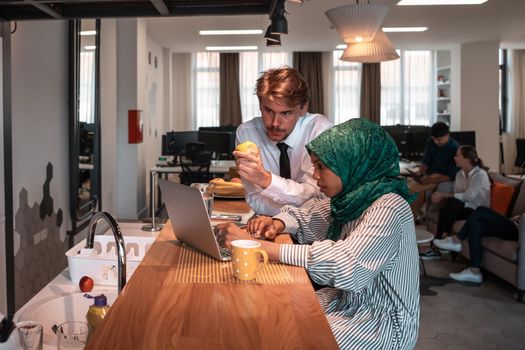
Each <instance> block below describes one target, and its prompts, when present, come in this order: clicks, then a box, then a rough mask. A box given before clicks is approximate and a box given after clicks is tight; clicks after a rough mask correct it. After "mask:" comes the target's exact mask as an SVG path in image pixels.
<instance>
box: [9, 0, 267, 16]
mask: <svg viewBox="0 0 525 350" xmlns="http://www.w3.org/2000/svg"><path fill="white" fill-rule="evenodd" d="M24 1H25V2H21V1H16V2H15V1H6V2H4V1H0V20H4V21H13V20H29V19H57V18H60V19H77V18H119V17H159V16H163V17H164V16H211V15H260V14H268V13H269V11H270V2H271V3H272V4H273V2H275V1H276V0H266V1H264V0H261V1H218V0H213V1H196V0H194V1H173V0H140V1H138V0H134V1H125V0H115V1H111V0H108V1H101V0H96V1H91V2H85V1H76V0H73V1H71V0H69V1H64V0H56V1H53V2H52V5H44V3H42V2H41V3H38V4H37V3H36V2H35V1H34V0H24ZM46 2H47V1H46ZM47 3H50V4H51V2H50V1H49V2H47ZM35 5H39V7H40V8H37V7H36V6H35Z"/></svg>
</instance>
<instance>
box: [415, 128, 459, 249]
mask: <svg viewBox="0 0 525 350" xmlns="http://www.w3.org/2000/svg"><path fill="white" fill-rule="evenodd" d="M430 135H431V136H430V137H429V138H428V140H427V142H426V144H425V153H424V155H423V161H422V164H421V166H420V167H419V170H418V171H417V172H416V173H415V175H414V179H413V180H411V181H409V183H408V189H409V190H410V193H417V194H418V196H417V199H416V200H415V201H414V202H413V203H412V204H411V205H410V206H411V207H412V212H413V213H414V217H415V218H416V221H418V220H419V219H420V218H421V217H422V216H423V213H422V212H421V210H422V208H423V205H424V203H425V194H426V193H427V192H428V193H431V192H432V191H434V190H437V191H439V192H453V191H454V183H453V179H454V178H455V177H456V173H457V171H458V170H459V168H458V167H457V166H456V163H455V162H454V156H455V155H456V152H457V149H458V147H459V145H458V143H457V142H456V140H454V139H453V138H452V137H451V136H450V132H449V129H448V125H447V124H445V123H442V122H437V123H435V124H434V125H432V128H431V130H430ZM426 255H428V256H426ZM424 256H425V257H427V258H437V257H439V256H438V254H437V253H436V252H434V251H433V250H429V251H428V252H426V253H425V254H424Z"/></svg>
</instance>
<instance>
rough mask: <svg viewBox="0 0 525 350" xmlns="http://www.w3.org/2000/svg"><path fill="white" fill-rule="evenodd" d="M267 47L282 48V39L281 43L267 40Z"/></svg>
mask: <svg viewBox="0 0 525 350" xmlns="http://www.w3.org/2000/svg"><path fill="white" fill-rule="evenodd" d="M266 46H267V47H272V46H281V39H280V38H279V41H271V40H266Z"/></svg>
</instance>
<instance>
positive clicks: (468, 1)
mask: <svg viewBox="0 0 525 350" xmlns="http://www.w3.org/2000/svg"><path fill="white" fill-rule="evenodd" d="M487 1H488V0H401V1H399V2H398V3H397V5H398V6H432V5H480V4H483V3H485V2H487Z"/></svg>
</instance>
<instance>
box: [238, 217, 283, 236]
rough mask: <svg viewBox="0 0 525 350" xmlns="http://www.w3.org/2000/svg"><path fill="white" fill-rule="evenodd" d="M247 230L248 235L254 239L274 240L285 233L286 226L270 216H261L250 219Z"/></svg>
mask: <svg viewBox="0 0 525 350" xmlns="http://www.w3.org/2000/svg"><path fill="white" fill-rule="evenodd" d="M246 228H247V229H248V233H249V234H250V235H251V236H252V237H254V238H259V237H264V238H266V239H274V238H275V237H276V236H277V234H279V233H281V232H282V231H283V229H284V225H283V223H282V221H281V220H274V219H272V218H271V217H269V216H263V215H259V216H256V217H254V218H252V219H250V220H249V221H248V224H247V225H246Z"/></svg>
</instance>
